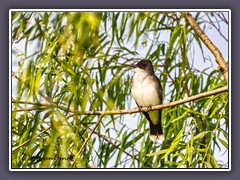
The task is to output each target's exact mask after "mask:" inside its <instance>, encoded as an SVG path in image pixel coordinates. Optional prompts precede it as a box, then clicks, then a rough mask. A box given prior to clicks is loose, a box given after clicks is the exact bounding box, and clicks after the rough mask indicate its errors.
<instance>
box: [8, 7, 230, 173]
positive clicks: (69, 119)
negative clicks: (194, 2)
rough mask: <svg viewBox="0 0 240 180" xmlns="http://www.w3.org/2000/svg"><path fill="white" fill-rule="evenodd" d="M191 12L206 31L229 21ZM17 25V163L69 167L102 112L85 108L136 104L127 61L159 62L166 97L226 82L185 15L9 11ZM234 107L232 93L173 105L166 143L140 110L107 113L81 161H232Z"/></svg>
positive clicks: (183, 164) (132, 164)
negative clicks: (154, 135)
mask: <svg viewBox="0 0 240 180" xmlns="http://www.w3.org/2000/svg"><path fill="white" fill-rule="evenodd" d="M194 17H195V20H196V22H197V23H198V24H199V25H200V26H201V27H202V28H203V31H205V32H207V31H209V27H212V26H213V25H214V26H213V27H221V26H224V25H225V26H227V27H228V22H227V21H226V22H224V21H223V18H224V17H225V16H223V14H222V13H220V12H212V13H207V12H205V13H203V12H197V13H194ZM209 19H210V20H211V21H209ZM218 29H219V36H220V37H221V36H222V33H221V29H220V28H218ZM11 32H12V54H13V59H12V60H13V62H12V63H13V64H12V65H13V69H12V79H13V84H12V87H13V90H12V116H11V117H12V119H11V126H12V132H11V142H12V167H13V168H39V167H40V168H69V167H71V164H72V163H73V160H74V159H75V158H76V157H77V154H78V152H79V149H80V148H81V146H82V145H83V143H84V141H85V140H86V138H87V136H88V135H89V133H90V131H91V130H92V127H93V126H94V124H95V123H96V121H97V119H98V115H85V114H84V112H85V111H97V110H99V111H106V110H113V109H127V108H133V107H136V105H135V104H134V102H133V101H132V99H131V97H130V94H129V82H130V78H131V75H132V70H131V69H130V68H129V67H128V66H127V65H128V64H133V63H136V62H137V61H138V60H139V59H143V58H147V59H151V60H152V62H153V63H154V67H155V69H156V74H157V75H158V76H159V78H160V80H161V83H162V86H163V89H164V93H165V95H164V97H165V101H164V102H172V101H176V100H179V99H183V98H185V97H190V96H192V95H196V94H199V93H202V92H207V91H210V90H213V89H217V88H219V87H222V86H224V85H226V83H225V81H224V79H223V77H222V74H221V73H220V71H218V70H217V68H216V65H215V64H214V59H213V58H212V56H210V55H209V52H208V51H207V49H206V48H205V47H204V45H203V44H202V42H201V40H200V39H199V37H198V36H197V35H196V34H194V32H193V30H192V29H191V27H190V26H189V24H188V23H187V22H186V21H185V19H184V13H183V12H12V30H11ZM197 50H198V51H199V52H198V53H197V52H195V51H197ZM196 55H197V58H196ZM15 63H16V64H15ZM15 84H16V85H15ZM74 111H80V112H81V114H79V113H74ZM228 112H229V109H228V93H222V94H218V95H214V96H211V97H206V98H202V99H198V100H197V101H193V102H191V103H188V104H183V105H179V106H175V107H171V108H166V109H164V110H163V124H164V132H165V137H166V140H165V141H164V142H163V144H162V145H158V144H153V143H152V142H151V141H150V139H149V134H148V131H149V130H148V123H147V121H146V119H144V117H143V116H142V115H139V114H132V115H121V114H118V115H109V116H104V118H103V120H102V122H101V124H100V125H99V126H98V127H97V130H96V131H95V132H94V134H93V136H92V137H91V139H90V141H89V142H88V144H87V146H86V147H85V149H84V151H83V153H82V154H81V155H80V156H79V157H77V162H76V165H75V166H74V167H76V168H86V167H89V168H91V167H97V168H109V167H115V168H120V167H128V168H220V167H225V166H224V165H223V164H221V162H219V161H218V160H217V159H216V157H215V154H216V153H215V152H216V151H217V150H216V149H221V150H223V151H227V152H228V132H229V114H228ZM138 119H139V120H138ZM227 166H228V165H227Z"/></svg>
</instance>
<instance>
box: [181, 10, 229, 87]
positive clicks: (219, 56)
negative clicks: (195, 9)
mask: <svg viewBox="0 0 240 180" xmlns="http://www.w3.org/2000/svg"><path fill="white" fill-rule="evenodd" d="M184 17H185V19H186V20H187V21H188V23H189V24H190V26H191V27H192V28H193V30H194V31H195V32H196V34H197V35H198V36H199V37H200V39H201V40H202V41H203V43H204V44H205V45H206V46H207V48H208V49H209V50H210V51H211V52H212V54H213V55H214V57H215V58H216V62H217V63H218V65H219V69H220V70H221V72H222V74H223V77H224V79H225V81H226V82H227V84H228V65H227V63H226V61H225V60H224V58H223V56H222V54H221V52H220V51H219V49H218V48H217V47H216V46H215V45H214V44H213V42H212V41H211V40H210V39H209V38H208V36H207V35H206V34H205V33H204V32H203V31H202V30H201V28H200V27H199V26H198V24H197V23H196V22H195V20H194V19H193V17H192V15H191V13H189V12H186V13H185V14H184Z"/></svg>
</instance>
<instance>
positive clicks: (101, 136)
mask: <svg viewBox="0 0 240 180" xmlns="http://www.w3.org/2000/svg"><path fill="white" fill-rule="evenodd" d="M94 134H97V135H98V136H99V137H100V138H102V139H103V140H105V141H107V142H108V143H109V144H111V145H112V146H113V147H115V148H116V149H118V150H119V151H121V150H122V151H123V152H124V153H125V154H126V155H128V156H130V157H131V158H132V159H135V160H137V161H140V160H139V159H138V158H137V157H136V156H133V155H131V154H129V153H128V152H126V151H125V150H124V149H122V148H120V147H118V146H117V145H116V144H114V143H113V142H112V141H110V140H109V139H108V138H107V137H106V136H103V135H101V134H99V133H97V132H94Z"/></svg>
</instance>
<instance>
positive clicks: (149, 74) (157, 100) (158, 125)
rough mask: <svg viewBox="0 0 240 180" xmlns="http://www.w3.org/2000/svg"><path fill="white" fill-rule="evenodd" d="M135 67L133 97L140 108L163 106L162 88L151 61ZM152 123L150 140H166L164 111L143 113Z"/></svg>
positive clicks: (139, 63) (141, 62)
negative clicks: (162, 120)
mask: <svg viewBox="0 0 240 180" xmlns="http://www.w3.org/2000/svg"><path fill="white" fill-rule="evenodd" d="M133 67H135V68H136V69H135V74H134V75H133V77H132V78H131V95H132V96H133V98H134V99H135V101H136V103H137V105H138V107H142V106H149V107H151V106H154V105H159V104H162V101H163V98H162V86H161V83H160V81H159V79H158V78H157V76H155V74H154V70H153V65H152V62H151V61H150V60H141V61H140V62H138V63H137V64H136V65H133ZM143 114H144V116H145V117H146V118H147V120H148V121H149V123H150V139H151V140H152V141H153V142H162V141H163V140H164V135H163V129H162V122H161V117H162V110H161V109H160V110H155V111H149V112H143Z"/></svg>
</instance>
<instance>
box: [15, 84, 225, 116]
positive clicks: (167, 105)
mask: <svg viewBox="0 0 240 180" xmlns="http://www.w3.org/2000/svg"><path fill="white" fill-rule="evenodd" d="M227 91H228V86H224V87H221V88H218V89H215V90H212V91H208V92H204V93H200V94H197V95H194V96H191V97H188V98H185V99H180V100H177V101H174V102H170V103H166V104H161V105H156V106H152V107H151V108H149V107H142V108H141V109H139V108H135V109H128V110H125V109H124V110H111V111H85V112H82V111H77V110H73V109H69V108H66V107H63V106H59V105H55V103H54V105H55V106H56V107H57V108H59V109H62V110H64V111H67V112H70V113H74V115H80V114H81V115H102V114H103V113H104V115H114V114H133V113H138V112H148V111H153V110H159V109H164V108H168V107H173V106H177V105H181V104H184V103H187V102H190V101H194V100H197V99H200V98H204V97H208V96H212V95H215V94H219V93H223V92H227ZM12 103H23V104H34V103H33V102H24V101H15V100H12ZM38 105H44V106H46V105H47V104H46V103H44V104H41V103H38ZM48 105H49V106H51V105H52V104H48Z"/></svg>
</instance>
